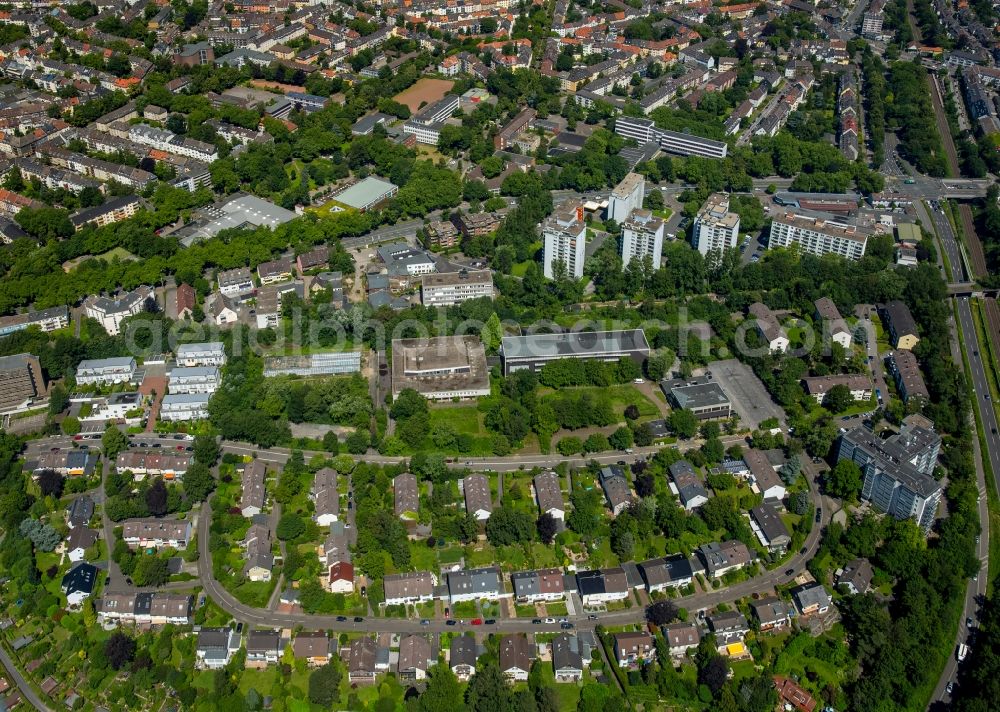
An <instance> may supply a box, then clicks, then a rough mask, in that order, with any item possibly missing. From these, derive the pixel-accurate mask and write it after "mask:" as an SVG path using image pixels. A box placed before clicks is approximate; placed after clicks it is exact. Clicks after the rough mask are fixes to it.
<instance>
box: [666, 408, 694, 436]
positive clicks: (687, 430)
mask: <svg viewBox="0 0 1000 712" xmlns="http://www.w3.org/2000/svg"><path fill="white" fill-rule="evenodd" d="M668 423H669V425H670V429H671V430H672V431H673V432H674V433H675V434H676V435H677V436H678V437H681V438H685V439H689V438H693V437H694V436H695V433H697V432H698V418H697V417H695V414H694V413H692V412H691V411H690V410H688V409H687V408H680V409H678V410H675V411H673V412H672V413H671V414H670V419H669V421H668Z"/></svg>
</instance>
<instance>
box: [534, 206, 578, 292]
mask: <svg viewBox="0 0 1000 712" xmlns="http://www.w3.org/2000/svg"><path fill="white" fill-rule="evenodd" d="M542 237H543V238H544V239H545V256H544V260H545V263H544V265H542V269H543V272H544V273H545V276H546V277H548V278H549V279H552V275H553V271H552V264H553V263H554V262H559V263H560V264H563V265H565V266H566V274H567V276H569V277H572V278H574V279H579V278H580V277H582V276H583V262H584V259H585V255H586V249H587V226H586V225H585V224H584V222H583V206H579V205H577V206H571V207H569V208H560V209H558V210H557V211H556V212H554V213H553V214H552V216H551V217H549V218H547V219H546V220H545V222H544V223H542Z"/></svg>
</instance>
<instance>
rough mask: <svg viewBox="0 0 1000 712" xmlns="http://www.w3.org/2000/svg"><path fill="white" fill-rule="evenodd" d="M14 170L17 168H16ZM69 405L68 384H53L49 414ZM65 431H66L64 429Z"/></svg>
mask: <svg viewBox="0 0 1000 712" xmlns="http://www.w3.org/2000/svg"><path fill="white" fill-rule="evenodd" d="M12 170H17V169H16V168H14V169H12ZM68 405H69V392H68V391H67V390H66V386H64V385H63V384H61V383H57V384H56V385H54V386H52V389H51V390H50V391H49V415H57V414H59V413H62V412H63V411H64V410H66V406H68ZM63 432H65V431H63Z"/></svg>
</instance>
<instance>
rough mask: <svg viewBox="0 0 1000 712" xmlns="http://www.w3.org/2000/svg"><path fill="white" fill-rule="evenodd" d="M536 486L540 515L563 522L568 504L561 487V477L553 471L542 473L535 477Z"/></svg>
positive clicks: (536, 498)
mask: <svg viewBox="0 0 1000 712" xmlns="http://www.w3.org/2000/svg"><path fill="white" fill-rule="evenodd" d="M534 484H535V500H536V501H537V502H538V512H539V514H549V515H551V516H552V518H553V519H558V520H559V521H562V520H563V519H564V518H565V516H566V504H565V502H564V501H563V495H562V489H561V487H560V485H559V475H557V474H556V473H555V472H552V471H551V470H550V471H548V472H542V473H541V474H538V475H535V480H534Z"/></svg>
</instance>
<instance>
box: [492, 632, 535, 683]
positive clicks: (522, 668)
mask: <svg viewBox="0 0 1000 712" xmlns="http://www.w3.org/2000/svg"><path fill="white" fill-rule="evenodd" d="M532 657H533V655H532V647H531V643H529V642H528V639H527V637H525V636H524V635H523V634H515V635H505V636H503V637H502V638H501V639H500V672H501V673H503V676H504V677H506V678H507V679H508V680H512V681H514V682H526V681H527V680H528V673H529V672H531V660H532Z"/></svg>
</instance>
